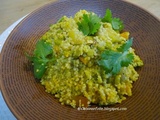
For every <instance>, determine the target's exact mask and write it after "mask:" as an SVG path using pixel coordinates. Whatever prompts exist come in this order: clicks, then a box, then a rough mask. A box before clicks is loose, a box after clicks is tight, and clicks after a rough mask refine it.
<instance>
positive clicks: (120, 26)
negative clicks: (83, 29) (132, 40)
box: [102, 9, 124, 31]
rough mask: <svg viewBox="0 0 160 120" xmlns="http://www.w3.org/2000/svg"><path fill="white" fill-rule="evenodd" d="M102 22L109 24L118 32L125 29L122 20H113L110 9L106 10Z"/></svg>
mask: <svg viewBox="0 0 160 120" xmlns="http://www.w3.org/2000/svg"><path fill="white" fill-rule="evenodd" d="M102 22H109V23H111V25H112V28H113V29H114V30H117V31H121V30H123V28H124V24H123V21H122V20H120V18H113V17H112V12H111V10H110V9H107V10H106V13H105V15H104V17H103V18H102Z"/></svg>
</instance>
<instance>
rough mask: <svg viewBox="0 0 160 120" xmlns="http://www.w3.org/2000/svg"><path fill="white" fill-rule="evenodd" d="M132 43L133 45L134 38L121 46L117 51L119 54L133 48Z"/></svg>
mask: <svg viewBox="0 0 160 120" xmlns="http://www.w3.org/2000/svg"><path fill="white" fill-rule="evenodd" d="M132 43H133V38H130V39H129V40H127V41H126V42H125V43H124V44H123V45H122V46H120V47H119V48H118V49H117V50H118V51H119V52H124V51H127V50H128V49H129V48H130V47H131V46H132Z"/></svg>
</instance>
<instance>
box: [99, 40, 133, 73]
mask: <svg viewBox="0 0 160 120" xmlns="http://www.w3.org/2000/svg"><path fill="white" fill-rule="evenodd" d="M131 45H132V39H130V40H128V41H127V42H126V43H124V44H123V45H122V46H121V47H120V48H118V49H117V51H113V50H106V51H104V52H103V53H102V54H101V59H100V60H99V61H98V65H99V66H101V67H102V68H103V69H104V70H105V71H106V73H111V74H113V75H115V74H118V73H119V71H120V69H121V68H122V67H127V66H128V65H129V64H131V62H132V61H133V59H134V56H133V54H132V53H129V48H130V47H131Z"/></svg>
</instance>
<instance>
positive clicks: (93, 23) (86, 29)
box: [77, 13, 101, 35]
mask: <svg viewBox="0 0 160 120" xmlns="http://www.w3.org/2000/svg"><path fill="white" fill-rule="evenodd" d="M100 22H101V19H100V18H99V17H98V16H97V15H96V14H93V13H90V14H84V15H83V17H82V21H81V22H78V23H77V24H78V29H79V30H80V31H82V32H83V34H84V35H94V34H95V33H96V32H97V31H98V30H99V28H100V26H101V24H100Z"/></svg>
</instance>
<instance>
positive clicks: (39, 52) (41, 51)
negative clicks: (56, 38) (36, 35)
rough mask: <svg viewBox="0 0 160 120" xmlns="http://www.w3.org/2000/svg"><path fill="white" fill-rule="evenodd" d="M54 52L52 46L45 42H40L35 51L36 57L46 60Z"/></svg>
mask: <svg viewBox="0 0 160 120" xmlns="http://www.w3.org/2000/svg"><path fill="white" fill-rule="evenodd" d="M52 52H53V51H52V46H51V45H50V44H49V43H47V42H45V41H44V40H39V41H38V42H37V44H36V48H35V50H34V56H37V57H41V58H45V57H46V56H47V55H49V54H51V53H52Z"/></svg>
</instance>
